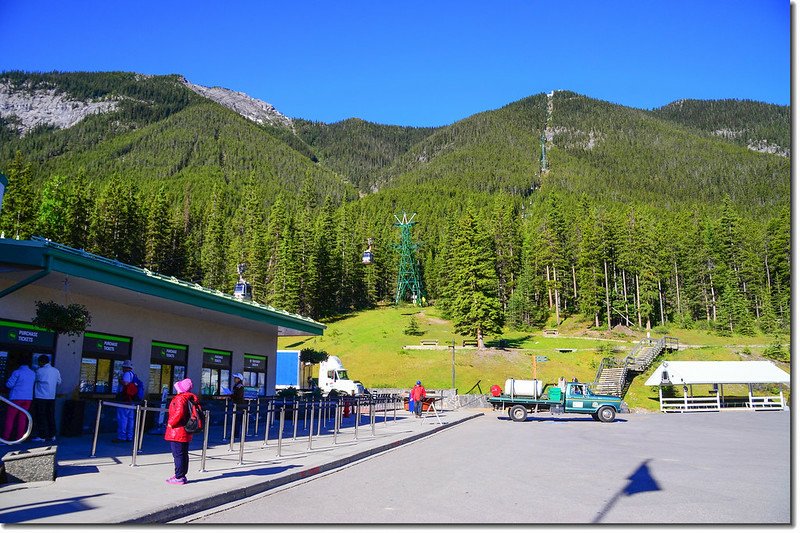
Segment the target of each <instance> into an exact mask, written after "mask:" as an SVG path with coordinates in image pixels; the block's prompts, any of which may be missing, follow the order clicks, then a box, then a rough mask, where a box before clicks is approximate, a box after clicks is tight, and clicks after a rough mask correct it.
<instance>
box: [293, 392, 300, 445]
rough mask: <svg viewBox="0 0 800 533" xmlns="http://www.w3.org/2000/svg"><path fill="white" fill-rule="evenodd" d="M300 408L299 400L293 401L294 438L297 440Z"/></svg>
mask: <svg viewBox="0 0 800 533" xmlns="http://www.w3.org/2000/svg"><path fill="white" fill-rule="evenodd" d="M298 409H300V402H299V401H298V400H295V401H292V415H293V416H292V440H297V416H298V414H297V410H298Z"/></svg>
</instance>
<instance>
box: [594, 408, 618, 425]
mask: <svg viewBox="0 0 800 533" xmlns="http://www.w3.org/2000/svg"><path fill="white" fill-rule="evenodd" d="M616 416H617V413H616V411H614V409H613V408H611V407H609V406H605V407H601V408H600V409H598V411H597V419H598V420H599V421H600V422H613V421H614V418H615V417H616Z"/></svg>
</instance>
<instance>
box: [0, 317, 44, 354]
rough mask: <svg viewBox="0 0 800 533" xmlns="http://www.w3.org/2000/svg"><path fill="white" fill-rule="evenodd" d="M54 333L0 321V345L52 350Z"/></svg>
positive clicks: (17, 323) (19, 323)
mask: <svg viewBox="0 0 800 533" xmlns="http://www.w3.org/2000/svg"><path fill="white" fill-rule="evenodd" d="M55 338H56V337H55V333H53V332H52V331H47V330H45V329H42V328H39V327H36V326H34V325H33V324H25V323H24V322H11V321H8V320H0V343H3V344H14V345H18V346H35V347H37V348H52V347H53V345H54V344H55Z"/></svg>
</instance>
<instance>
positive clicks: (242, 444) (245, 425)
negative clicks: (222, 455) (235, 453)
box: [231, 409, 247, 465]
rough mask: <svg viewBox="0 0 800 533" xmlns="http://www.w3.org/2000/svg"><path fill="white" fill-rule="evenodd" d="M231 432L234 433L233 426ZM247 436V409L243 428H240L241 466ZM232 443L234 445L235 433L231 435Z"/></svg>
mask: <svg viewBox="0 0 800 533" xmlns="http://www.w3.org/2000/svg"><path fill="white" fill-rule="evenodd" d="M231 431H233V426H231ZM246 434H247V409H243V410H242V427H241V428H239V464H240V465H241V464H242V458H243V457H244V439H245V438H246V436H245V435H246ZM231 443H233V433H231Z"/></svg>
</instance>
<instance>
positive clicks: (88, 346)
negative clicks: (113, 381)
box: [83, 331, 131, 359]
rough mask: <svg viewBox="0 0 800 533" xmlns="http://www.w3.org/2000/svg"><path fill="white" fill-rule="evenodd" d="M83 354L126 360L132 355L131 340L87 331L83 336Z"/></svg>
mask: <svg viewBox="0 0 800 533" xmlns="http://www.w3.org/2000/svg"><path fill="white" fill-rule="evenodd" d="M83 353H84V354H92V355H96V356H100V357H106V358H111V359H125V358H127V357H130V355H131V339H130V337H117V336H115V335H106V334H104V333H93V332H90V331H87V332H86V333H84V334H83Z"/></svg>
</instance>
